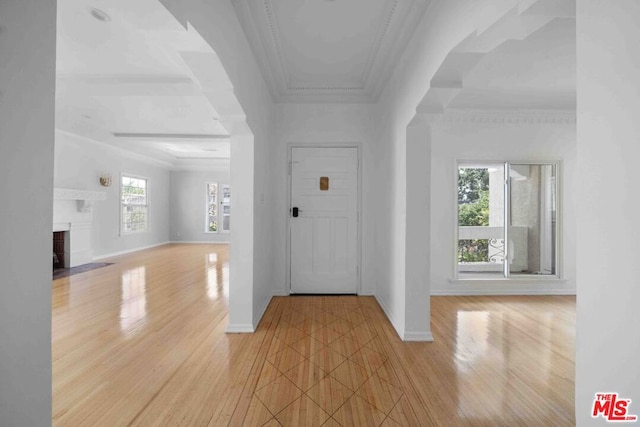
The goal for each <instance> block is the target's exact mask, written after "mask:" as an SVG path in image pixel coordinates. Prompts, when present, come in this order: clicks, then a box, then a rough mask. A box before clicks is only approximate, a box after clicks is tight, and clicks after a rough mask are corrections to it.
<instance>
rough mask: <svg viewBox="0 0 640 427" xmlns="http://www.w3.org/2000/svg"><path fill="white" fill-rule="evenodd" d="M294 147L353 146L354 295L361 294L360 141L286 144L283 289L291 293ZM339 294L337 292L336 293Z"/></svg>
mask: <svg viewBox="0 0 640 427" xmlns="http://www.w3.org/2000/svg"><path fill="white" fill-rule="evenodd" d="M294 147H301V148H355V149H356V154H357V159H358V166H357V167H358V170H357V176H358V212H357V218H358V221H357V232H358V237H357V242H356V246H357V250H358V253H357V255H356V259H357V261H358V266H357V268H358V280H357V283H356V295H361V293H360V292H361V291H362V276H363V274H362V169H363V165H362V158H363V155H364V154H363V150H362V143H361V142H353V141H352V142H344V143H342V144H341V143H335V142H331V143H324V144H323V143H318V142H289V143H288V144H287V163H286V167H287V187H286V188H287V197H286V200H285V203H286V205H285V209H284V212H285V215H286V227H285V233H286V236H285V243H286V245H285V251H286V253H285V260H286V261H285V262H286V264H285V289H286V290H287V292H288V293H289V294H291V247H290V246H291V214H290V207H291V175H292V171H291V161H292V153H293V148H294ZM337 295H339V294H337Z"/></svg>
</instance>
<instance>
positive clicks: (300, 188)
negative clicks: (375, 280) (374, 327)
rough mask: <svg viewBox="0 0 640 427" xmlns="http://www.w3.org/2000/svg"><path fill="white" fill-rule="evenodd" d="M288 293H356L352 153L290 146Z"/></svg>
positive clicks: (354, 161) (354, 151) (355, 174)
mask: <svg viewBox="0 0 640 427" xmlns="http://www.w3.org/2000/svg"><path fill="white" fill-rule="evenodd" d="M290 208H291V209H290V213H289V216H290V218H289V224H290V239H291V240H290V245H289V247H290V250H291V253H290V260H291V292H292V293H314V294H355V293H356V292H357V290H358V274H359V265H358V149H357V148H355V147H346V148H333V147H327V148H312V147H292V149H291V207H290Z"/></svg>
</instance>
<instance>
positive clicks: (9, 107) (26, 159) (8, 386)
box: [0, 0, 56, 426]
mask: <svg viewBox="0 0 640 427" xmlns="http://www.w3.org/2000/svg"><path fill="white" fill-rule="evenodd" d="M55 45H56V1H55V0H52V1H41V0H19V1H4V0H1V1H0V61H1V62H2V65H0V200H1V202H0V204H1V207H0V224H1V225H0V227H2V228H1V230H2V231H0V271H1V272H2V273H1V275H0V424H1V425H3V426H46V425H51V250H52V243H51V242H52V240H51V225H52V221H53V149H54V148H53V147H54V111H55V110H54V108H55V107H54V103H55V99H54V93H55V60H56V55H55V47H56V46H55Z"/></svg>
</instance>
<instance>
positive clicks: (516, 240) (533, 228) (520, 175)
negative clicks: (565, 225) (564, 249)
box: [509, 164, 556, 275]
mask: <svg viewBox="0 0 640 427" xmlns="http://www.w3.org/2000/svg"><path fill="white" fill-rule="evenodd" d="M509 174H510V184H511V192H510V197H509V200H510V224H509V253H510V255H509V272H510V273H511V274H512V275H515V274H536V275H539V274H542V275H554V274H556V265H555V264H556V262H555V259H556V245H555V242H556V191H555V189H556V185H555V183H556V171H555V166H554V165H530V164H512V165H511V168H510V171H509Z"/></svg>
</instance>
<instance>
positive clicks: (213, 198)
mask: <svg viewBox="0 0 640 427" xmlns="http://www.w3.org/2000/svg"><path fill="white" fill-rule="evenodd" d="M206 231H207V233H217V232H218V184H215V183H209V184H207V228H206Z"/></svg>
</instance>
